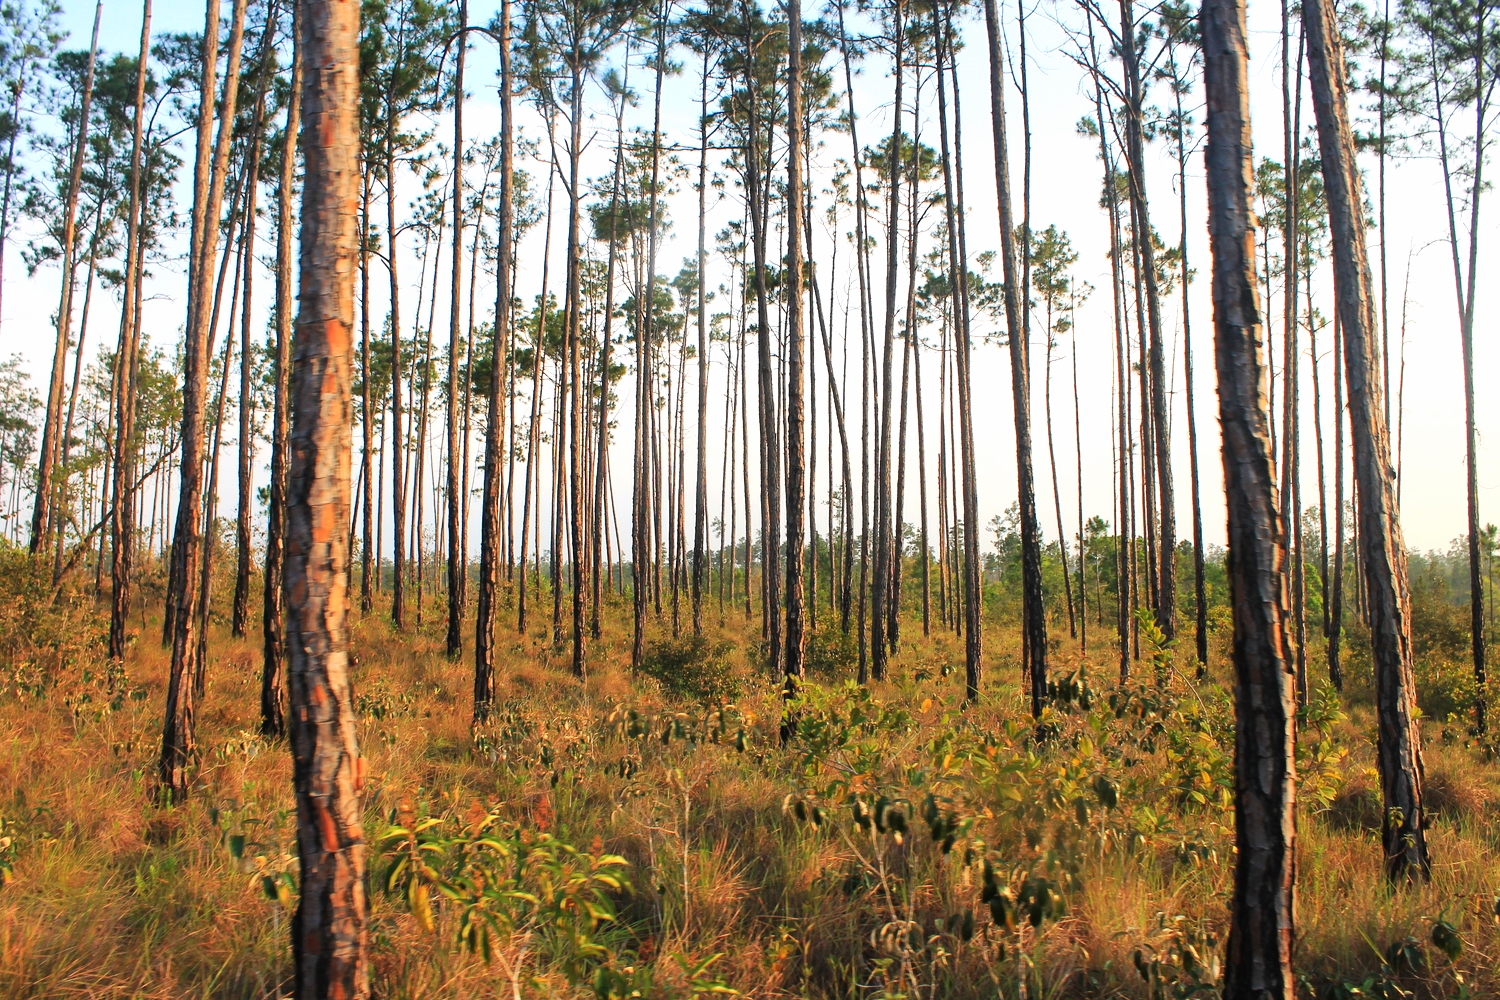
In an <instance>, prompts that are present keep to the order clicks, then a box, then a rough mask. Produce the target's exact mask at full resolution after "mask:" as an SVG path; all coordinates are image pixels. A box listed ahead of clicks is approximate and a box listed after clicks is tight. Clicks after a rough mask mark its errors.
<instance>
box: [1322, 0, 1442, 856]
mask: <svg viewBox="0 0 1500 1000" xmlns="http://www.w3.org/2000/svg"><path fill="white" fill-rule="evenodd" d="M1303 21H1304V23H1305V25H1306V30H1307V49H1308V57H1309V60H1308V61H1309V64H1310V69H1311V74H1310V75H1311V78H1312V96H1313V108H1314V110H1315V111H1316V113H1317V119H1318V146H1319V150H1320V152H1321V154H1322V157H1321V158H1322V164H1323V188H1324V193H1325V197H1326V199H1327V204H1328V221H1329V234H1330V236H1331V241H1332V244H1333V261H1334V294H1335V296H1336V297H1337V299H1338V316H1339V319H1340V320H1341V322H1342V324H1343V347H1344V367H1345V373H1346V377H1347V379H1348V387H1349V410H1350V421H1351V424H1352V426H1353V443H1354V477H1355V485H1356V488H1357V489H1358V491H1359V504H1358V514H1359V539H1360V554H1361V555H1362V556H1363V560H1362V561H1363V562H1364V572H1365V573H1366V575H1367V580H1366V581H1365V583H1366V587H1367V589H1368V593H1367V600H1368V602H1369V610H1370V637H1371V645H1372V647H1373V659H1374V661H1375V698H1376V709H1377V716H1378V731H1377V732H1378V735H1377V739H1376V754H1377V758H1378V762H1379V765H1380V784H1381V792H1382V794H1383V798H1384V805H1385V811H1384V824H1383V827H1384V829H1383V839H1384V843H1385V865H1386V872H1387V874H1388V875H1389V876H1390V877H1391V878H1400V877H1403V876H1417V877H1421V878H1426V877H1427V876H1428V873H1429V871H1430V868H1431V864H1432V861H1431V857H1430V855H1429V853H1428V850H1427V831H1426V827H1427V819H1426V816H1425V814H1424V812H1423V806H1422V785H1423V781H1424V768H1423V764H1422V742H1421V735H1420V732H1419V730H1418V726H1417V720H1416V718H1415V712H1414V708H1415V706H1416V684H1415V679H1414V677H1413V675H1412V645H1411V591H1410V589H1409V587H1408V584H1407V571H1406V543H1405V540H1404V538H1403V537H1402V532H1401V512H1400V507H1399V505H1398V504H1397V502H1396V490H1395V482H1394V472H1393V469H1392V467H1391V455H1390V439H1389V437H1388V434H1387V429H1386V424H1385V411H1384V408H1383V405H1382V402H1381V391H1380V390H1381V379H1380V367H1379V364H1380V358H1379V350H1378V347H1377V345H1376V342H1375V335H1376V321H1375V308H1374V303H1373V301H1372V299H1371V295H1370V265H1369V258H1368V255H1367V253H1366V250H1365V231H1364V216H1363V214H1362V204H1363V203H1362V201H1361V194H1360V179H1359V173H1358V166H1357V164H1356V162H1355V150H1354V134H1353V132H1352V130H1351V129H1350V127H1349V111H1348V85H1347V83H1346V75H1345V67H1344V52H1343V42H1342V36H1341V35H1340V34H1339V28H1338V22H1337V21H1336V19H1335V17H1334V12H1333V6H1332V4H1331V3H1329V2H1328V0H1308V2H1307V3H1305V4H1304V7H1303Z"/></svg>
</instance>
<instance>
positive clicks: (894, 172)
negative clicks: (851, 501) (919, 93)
mask: <svg viewBox="0 0 1500 1000" xmlns="http://www.w3.org/2000/svg"><path fill="white" fill-rule="evenodd" d="M892 17H893V28H892V36H891V44H892V47H893V49H894V52H895V63H896V65H895V69H894V76H895V79H896V97H895V103H894V104H893V105H892V108H893V113H892V116H891V142H890V149H889V150H888V155H887V160H888V161H889V162H888V163H887V176H886V191H887V204H886V234H885V243H886V253H885V323H884V327H883V333H884V336H883V337H882V340H881V352H880V391H879V400H880V402H879V406H880V417H879V421H878V423H877V428H878V429H877V432H876V438H875V565H874V567H873V572H874V579H873V581H872V582H871V585H870V606H871V609H872V610H871V614H870V674H871V676H873V677H874V678H875V679H876V680H877V681H878V680H884V679H885V673H886V662H887V660H888V659H889V655H890V639H889V634H888V629H887V628H886V621H887V607H886V604H887V601H888V600H889V596H888V595H889V588H890V584H891V578H892V576H893V573H892V567H891V562H892V560H893V559H894V558H895V551H894V550H895V544H894V542H893V539H892V531H893V528H892V524H891V515H892V510H891V506H892V505H891V475H892V473H891V465H892V462H891V409H892V405H891V402H892V398H893V393H894V389H893V386H892V381H893V379H894V377H895V373H894V368H895V356H894V354H895V341H896V289H897V284H896V283H897V281H898V279H899V276H898V274H897V270H896V265H897V252H898V241H897V239H896V234H897V225H898V223H899V221H900V215H901V169H900V168H901V142H902V132H901V92H902V81H903V80H904V79H905V76H904V74H905V66H904V65H903V59H902V57H903V54H904V46H903V41H904V39H903V38H902V34H903V30H904V29H903V24H902V20H901V0H895V4H894V6H893V7H892ZM894 530H895V531H896V532H899V531H900V526H899V525H897V526H895V528H894Z"/></svg>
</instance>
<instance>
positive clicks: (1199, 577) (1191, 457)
mask: <svg viewBox="0 0 1500 1000" xmlns="http://www.w3.org/2000/svg"><path fill="white" fill-rule="evenodd" d="M1176 99H1177V120H1178V123H1179V124H1178V127H1177V130H1176V139H1177V197H1178V209H1179V212H1180V213H1181V214H1180V218H1181V219H1182V232H1181V236H1180V242H1179V243H1178V247H1179V249H1180V256H1181V258H1182V259H1181V265H1182V273H1181V275H1180V276H1179V277H1178V281H1180V282H1181V283H1182V373H1183V394H1184V402H1185V403H1186V404H1187V425H1188V471H1189V475H1190V477H1191V480H1192V493H1193V607H1194V615H1193V617H1194V619H1195V621H1194V633H1193V638H1194V640H1195V651H1196V652H1197V654H1198V676H1199V677H1200V678H1201V677H1202V676H1203V675H1204V673H1205V672H1206V671H1207V669H1208V585H1207V582H1206V580H1205V579H1204V575H1203V494H1202V490H1201V483H1200V481H1199V476H1198V412H1197V411H1198V407H1197V404H1196V403H1195V402H1194V399H1193V324H1192V311H1191V309H1190V308H1189V303H1188V283H1189V279H1190V278H1191V277H1192V273H1193V272H1192V271H1191V269H1189V267H1188V214H1187V162H1188V157H1187V149H1186V145H1185V143H1184V142H1183V134H1182V133H1183V130H1184V129H1185V128H1186V125H1185V121H1186V120H1185V118H1184V117H1183V114H1184V112H1183V108H1182V93H1181V91H1180V90H1177V91H1176ZM1251 263H1252V264H1253V263H1254V261H1253V260H1252V262H1251ZM1075 361H1076V358H1075ZM1314 361H1315V362H1316V358H1315V359H1314ZM1074 400H1075V402H1076V400H1077V393H1076V392H1075V393H1074ZM1319 440H1320V441H1321V438H1320V439H1319ZM1319 468H1321V465H1320V466H1319ZM1318 503H1319V505H1320V506H1321V505H1322V503H1323V501H1322V500H1321V499H1320V500H1319V501H1318ZM1080 544H1082V543H1081V542H1080Z"/></svg>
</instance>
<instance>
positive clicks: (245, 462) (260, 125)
mask: <svg viewBox="0 0 1500 1000" xmlns="http://www.w3.org/2000/svg"><path fill="white" fill-rule="evenodd" d="M273 9H274V8H273ZM267 13H268V14H269V13H270V11H267ZM264 31H265V35H266V37H264V38H262V39H261V43H260V44H261V65H260V80H261V82H260V84H259V86H258V88H257V91H258V92H257V94H256V98H255V116H254V121H253V122H252V123H251V133H250V134H251V140H250V163H249V164H247V167H248V170H247V177H248V179H247V180H246V184H247V186H248V196H247V199H246V204H247V205H248V206H249V207H248V208H247V209H246V210H245V246H247V247H253V246H254V245H255V187H256V184H257V183H258V178H259V177H260V162H259V161H260V149H261V137H262V133H263V131H264V128H265V115H266V96H265V94H266V86H267V85H268V83H269V79H270V73H271V60H272V58H274V56H273V55H272V53H274V51H275V49H274V47H273V46H272V45H271V43H270V36H271V35H272V34H273V33H274V31H275V27H274V24H273V21H272V19H270V18H269V17H268V18H267V21H266V27H265V28H264ZM291 148H293V149H295V146H291ZM255 263H256V261H255V254H254V253H253V252H252V253H247V254H245V274H244V277H243V278H242V279H241V280H242V281H243V283H244V286H245V305H244V311H243V313H242V315H241V323H240V398H239V411H240V413H239V416H240V427H239V435H240V440H239V454H238V456H237V457H238V459H239V463H238V468H237V470H236V471H237V472H238V482H237V484H236V485H237V486H238V487H239V495H238V497H237V498H236V505H235V530H234V540H235V551H234V557H235V561H234V605H233V609H234V610H233V618H232V624H231V633H232V634H233V635H234V636H235V638H243V637H244V635H245V623H246V622H248V621H249V620H250V496H251V494H250V486H251V478H252V476H253V474H254V473H253V470H252V464H253V461H254V457H255V421H254V416H255V407H254V404H253V402H252V401H253V400H254V398H255V395H254V392H253V389H252V385H251V375H252V373H253V371H254V366H253V365H252V364H251V355H252V353H253V348H252V347H251V344H250V301H251V299H250V289H251V283H252V280H253V278H254V274H255Z"/></svg>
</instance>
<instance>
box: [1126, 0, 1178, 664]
mask: <svg viewBox="0 0 1500 1000" xmlns="http://www.w3.org/2000/svg"><path fill="white" fill-rule="evenodd" d="M1136 25H1137V22H1136V19H1135V11H1134V6H1133V3H1132V0H1120V30H1121V31H1122V32H1123V35H1122V37H1126V38H1131V39H1134V38H1135V29H1136ZM1121 56H1122V58H1123V60H1124V63H1125V85H1126V107H1125V110H1126V117H1125V139H1126V143H1125V146H1126V152H1127V154H1128V160H1129V167H1130V169H1129V180H1130V200H1131V205H1132V213H1131V215H1132V219H1133V220H1134V230H1135V244H1136V247H1137V249H1138V252H1139V254H1140V276H1141V278H1142V281H1143V284H1144V285H1145V291H1146V312H1147V323H1148V327H1149V335H1150V351H1149V353H1150V360H1149V368H1150V376H1151V377H1150V389H1151V392H1150V398H1149V400H1148V399H1146V398H1142V400H1141V408H1142V410H1143V411H1144V410H1145V409H1146V408H1147V407H1148V406H1149V407H1150V416H1149V418H1146V419H1145V421H1143V422H1149V424H1150V427H1151V444H1152V445H1154V450H1153V452H1152V453H1151V454H1143V455H1142V456H1141V459H1142V467H1143V469H1144V468H1147V467H1150V466H1151V465H1152V463H1153V462H1154V468H1153V469H1152V471H1153V472H1154V474H1155V482H1156V488H1157V491H1158V493H1157V497H1156V499H1159V506H1158V507H1157V511H1158V515H1159V517H1160V525H1159V529H1158V530H1159V536H1158V537H1157V539H1156V541H1155V548H1156V557H1157V559H1158V560H1159V567H1158V568H1154V569H1153V577H1154V578H1155V579H1156V580H1157V587H1156V591H1157V593H1156V608H1155V611H1156V619H1157V622H1158V624H1160V626H1161V630H1162V632H1164V633H1165V634H1166V636H1167V638H1168V639H1171V638H1173V637H1174V636H1175V635H1176V634H1177V525H1176V516H1177V507H1176V500H1175V496H1174V492H1173V489H1172V454H1171V453H1172V449H1171V441H1170V437H1169V434H1168V430H1169V427H1170V423H1169V420H1168V413H1167V376H1166V359H1165V353H1164V350H1163V343H1162V341H1163V337H1162V329H1161V328H1162V323H1161V297H1160V293H1159V291H1158V289H1157V281H1156V249H1155V247H1154V245H1153V243H1152V230H1151V214H1150V201H1149V199H1148V198H1147V196H1146V174H1145V160H1146V157H1145V139H1144V135H1143V131H1144V122H1143V102H1144V100H1145V81H1143V80H1142V79H1141V70H1140V66H1139V61H1138V56H1137V53H1136V48H1135V46H1134V45H1133V44H1132V45H1126V46H1123V47H1122V49H1121ZM1147 332H1148V331H1144V330H1143V331H1142V339H1143V340H1144V339H1145V338H1146V333H1147ZM1142 445H1143V447H1144V446H1145V442H1142Z"/></svg>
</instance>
